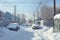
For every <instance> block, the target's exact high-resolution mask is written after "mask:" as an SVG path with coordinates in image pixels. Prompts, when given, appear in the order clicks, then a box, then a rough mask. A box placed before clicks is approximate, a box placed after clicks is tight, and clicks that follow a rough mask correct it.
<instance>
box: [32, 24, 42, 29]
mask: <svg viewBox="0 0 60 40" xmlns="http://www.w3.org/2000/svg"><path fill="white" fill-rule="evenodd" d="M32 29H42V27H41V26H39V25H37V24H33V25H32Z"/></svg>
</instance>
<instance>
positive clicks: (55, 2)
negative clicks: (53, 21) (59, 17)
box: [53, 0, 56, 16]
mask: <svg viewBox="0 0 60 40" xmlns="http://www.w3.org/2000/svg"><path fill="white" fill-rule="evenodd" d="M53 2H54V16H55V14H56V0H54V1H53Z"/></svg>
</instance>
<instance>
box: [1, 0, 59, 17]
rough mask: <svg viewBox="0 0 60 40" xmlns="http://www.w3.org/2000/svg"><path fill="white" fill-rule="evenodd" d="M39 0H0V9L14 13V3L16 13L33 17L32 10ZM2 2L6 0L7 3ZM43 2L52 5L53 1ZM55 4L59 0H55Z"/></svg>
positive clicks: (34, 9) (35, 7)
mask: <svg viewBox="0 0 60 40" xmlns="http://www.w3.org/2000/svg"><path fill="white" fill-rule="evenodd" d="M40 1H41V0H0V10H2V11H3V12H6V11H9V12H10V13H11V14H14V5H16V10H17V11H16V13H17V14H22V13H23V14H25V15H26V17H27V18H31V17H33V13H34V11H36V9H37V7H38V6H39V2H40ZM43 1H44V0H43ZM2 2H8V3H2ZM10 2H15V3H10ZM19 2H20V3H19ZM22 2H23V3H22ZM26 2H27V3H26ZM29 2H38V3H29ZM44 4H48V5H49V6H53V1H52V0H47V1H46V3H44ZM56 4H57V5H59V4H60V0H57V1H56Z"/></svg>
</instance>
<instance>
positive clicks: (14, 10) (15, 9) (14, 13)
mask: <svg viewBox="0 0 60 40" xmlns="http://www.w3.org/2000/svg"><path fill="white" fill-rule="evenodd" d="M14 21H15V22H16V5H14Z"/></svg>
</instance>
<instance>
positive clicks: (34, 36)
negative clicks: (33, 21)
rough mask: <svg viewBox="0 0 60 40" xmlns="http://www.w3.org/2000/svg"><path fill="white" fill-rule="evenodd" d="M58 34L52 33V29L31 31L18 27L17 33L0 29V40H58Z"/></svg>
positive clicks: (27, 28) (59, 37)
mask: <svg viewBox="0 0 60 40" xmlns="http://www.w3.org/2000/svg"><path fill="white" fill-rule="evenodd" d="M59 35H60V34H57V33H53V28H52V27H51V28H48V27H46V26H44V27H43V29H42V30H41V29H38V30H33V29H32V28H31V27H26V26H20V30H19V31H17V32H16V31H10V30H8V29H6V28H2V29H1V28H0V40H59V39H60V36H59Z"/></svg>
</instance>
